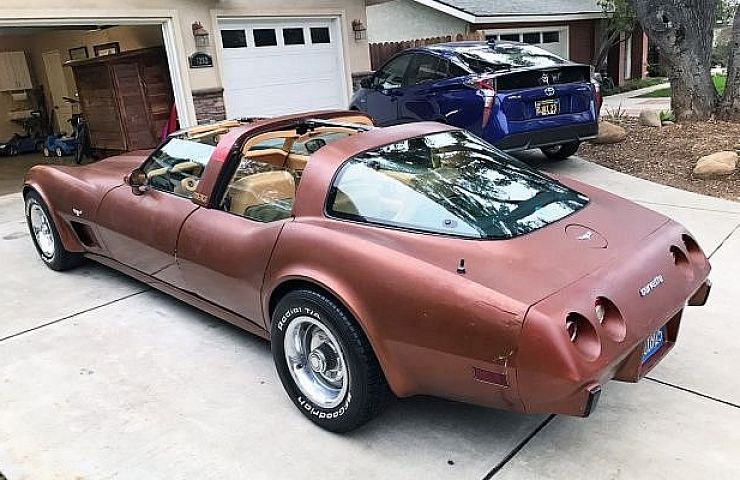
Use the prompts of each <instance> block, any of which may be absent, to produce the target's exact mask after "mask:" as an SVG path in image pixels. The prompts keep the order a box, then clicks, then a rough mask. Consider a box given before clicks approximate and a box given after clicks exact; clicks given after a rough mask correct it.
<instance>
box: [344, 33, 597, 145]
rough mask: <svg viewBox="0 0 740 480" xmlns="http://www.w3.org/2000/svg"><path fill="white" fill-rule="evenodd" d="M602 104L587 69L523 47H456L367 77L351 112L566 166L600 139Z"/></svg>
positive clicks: (418, 52)
mask: <svg viewBox="0 0 740 480" xmlns="http://www.w3.org/2000/svg"><path fill="white" fill-rule="evenodd" d="M600 104H601V96H600V91H599V84H598V82H597V81H596V80H595V79H594V77H593V74H592V69H591V67H590V66H588V65H580V64H576V63H572V62H570V61H568V60H565V59H564V58H561V57H558V56H557V55H554V54H552V53H550V52H548V51H547V50H544V49H542V48H539V47H535V46H533V45H528V44H524V43H516V42H456V43H444V44H438V45H432V46H428V47H423V48H413V49H409V50H404V51H403V52H401V53H399V54H398V55H396V56H394V57H393V58H391V59H390V60H389V61H388V62H387V63H386V64H385V65H383V67H381V68H380V69H379V70H378V71H377V72H375V73H374V74H373V75H372V76H370V77H368V78H365V79H363V81H362V82H361V88H360V90H359V91H358V92H357V93H356V94H355V96H354V98H353V99H352V104H351V108H352V109H355V110H361V111H363V112H366V113H368V114H369V115H370V116H372V117H373V119H374V120H375V122H376V123H377V124H378V125H381V126H386V125H393V124H397V123H405V122H414V121H419V120H433V121H437V122H443V123H447V124H450V125H454V126H456V127H461V128H464V129H466V130H469V131H471V132H473V133H475V134H477V135H478V136H480V137H483V138H484V139H486V140H488V141H489V142H490V143H492V144H493V145H495V146H497V147H499V148H501V149H503V150H508V151H513V150H525V149H530V148H540V149H542V151H543V152H544V154H545V155H547V157H548V158H550V159H553V160H560V159H563V158H567V157H569V156H571V155H573V154H574V153H576V151H577V150H578V146H579V145H580V144H581V142H583V141H584V140H587V139H589V138H593V137H595V136H596V133H597V130H598V112H599V108H600V106H601V105H600Z"/></svg>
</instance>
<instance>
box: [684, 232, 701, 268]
mask: <svg viewBox="0 0 740 480" xmlns="http://www.w3.org/2000/svg"><path fill="white" fill-rule="evenodd" d="M681 239H682V240H683V244H684V246H685V247H686V251H687V252H688V254H689V259H690V260H691V261H692V262H698V263H704V262H705V261H706V257H705V256H704V252H702V250H701V247H700V246H699V244H698V243H696V240H694V239H693V238H692V237H691V235H686V234H683V235H681Z"/></svg>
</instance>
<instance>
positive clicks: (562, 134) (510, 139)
mask: <svg viewBox="0 0 740 480" xmlns="http://www.w3.org/2000/svg"><path fill="white" fill-rule="evenodd" d="M598 133H599V124H598V122H589V123H579V124H574V125H568V126H566V127H556V128H548V129H543V130H534V131H531V132H526V133H515V134H511V135H508V136H506V137H504V138H502V139H501V140H498V141H496V142H494V145H495V146H496V147H498V148H500V149H501V150H507V151H515V150H527V149H530V148H539V147H547V146H550V145H560V144H563V143H570V142H583V141H585V140H589V139H592V138H596V135H597V134H598Z"/></svg>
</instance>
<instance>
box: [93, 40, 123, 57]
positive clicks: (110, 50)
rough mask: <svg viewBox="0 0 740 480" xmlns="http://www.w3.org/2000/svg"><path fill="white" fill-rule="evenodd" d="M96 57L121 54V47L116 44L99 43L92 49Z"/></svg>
mask: <svg viewBox="0 0 740 480" xmlns="http://www.w3.org/2000/svg"><path fill="white" fill-rule="evenodd" d="M93 50H94V51H95V56H96V57H104V56H106V55H115V54H117V53H121V46H120V45H119V44H118V42H111V43H101V44H100V45H95V46H94V47H93Z"/></svg>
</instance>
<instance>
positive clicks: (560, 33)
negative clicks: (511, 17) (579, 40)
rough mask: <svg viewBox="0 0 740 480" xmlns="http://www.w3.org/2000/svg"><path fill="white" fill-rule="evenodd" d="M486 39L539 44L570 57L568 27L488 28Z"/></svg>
mask: <svg viewBox="0 0 740 480" xmlns="http://www.w3.org/2000/svg"><path fill="white" fill-rule="evenodd" d="M485 33H486V39H487V40H495V41H509V42H523V43H529V44H530V45H537V46H538V47H542V48H544V49H545V50H547V51H549V52H552V53H554V54H555V55H559V56H561V57H564V58H569V57H570V55H569V54H568V27H566V26H562V27H546V28H545V29H535V28H522V29H510V30H486V32H485Z"/></svg>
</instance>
